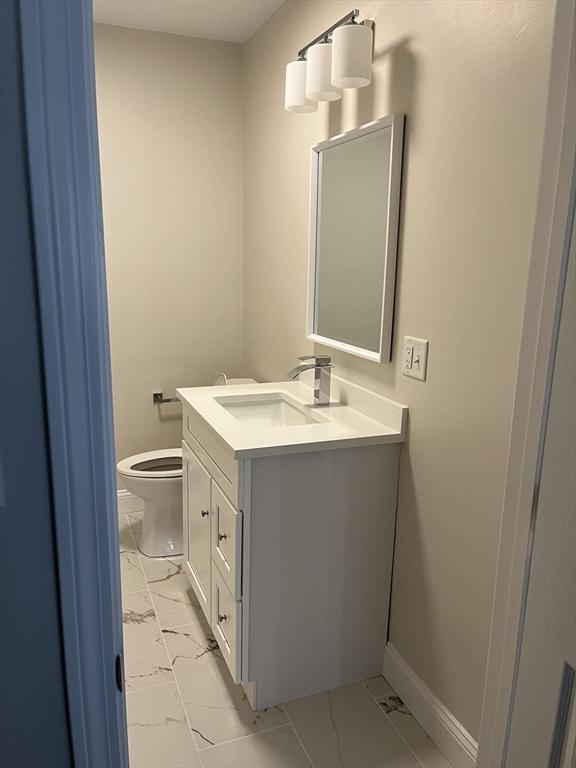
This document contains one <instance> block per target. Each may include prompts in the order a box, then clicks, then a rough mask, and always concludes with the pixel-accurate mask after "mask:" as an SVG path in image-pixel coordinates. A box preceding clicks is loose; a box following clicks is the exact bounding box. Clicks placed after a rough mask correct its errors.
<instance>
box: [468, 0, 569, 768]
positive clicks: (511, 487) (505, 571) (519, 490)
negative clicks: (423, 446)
mask: <svg viewBox="0 0 576 768" xmlns="http://www.w3.org/2000/svg"><path fill="white" fill-rule="evenodd" d="M575 21H576V3H575V2H574V0H561V1H560V2H558V3H557V5H556V18H555V24H554V31H553V40H552V58H551V67H550V79H549V93H548V105H547V112H546V122H545V132H544V144H543V153H542V164H541V171H540V187H539V193H538V203H537V210H536V220H535V228H534V236H533V241H532V254H531V263H530V271H529V277H528V286H527V294H526V306H525V314H524V326H523V331H522V340H521V347H520V357H519V364H518V376H517V382H516V394H515V400H514V410H513V417H512V427H511V435H510V447H509V456H508V469H507V479H506V489H505V496H504V506H503V519H502V528H501V533H500V548H499V554H498V566H497V574H496V587H495V593H494V603H493V609H492V626H491V631H490V645H489V654H488V664H487V670H486V680H485V688H484V701H483V706H482V719H481V724H480V739H479V748H478V760H477V765H478V766H483V767H484V766H485V767H488V766H490V768H495V767H496V766H502V765H504V762H505V759H506V755H505V750H506V740H507V732H508V727H509V718H510V715H511V707H512V704H513V699H514V691H515V682H516V673H517V660H518V658H517V657H518V653H519V649H520V641H521V631H522V625H523V620H524V608H525V597H526V591H527V582H528V576H529V568H530V557H531V551H532V533H533V527H534V513H535V502H536V501H537V491H538V481H539V469H540V459H541V455H542V439H543V436H544V429H545V419H546V414H547V406H548V402H549V394H550V382H551V373H552V365H553V361H554V353H555V348H556V339H557V331H558V321H559V309H560V301H561V297H562V294H563V288H564V281H565V268H566V263H567V254H568V248H569V240H570V231H569V226H570V223H571V219H572V216H573V205H574V166H575V152H576V149H575V148H576V119H575V114H576V104H575V94H574V83H575V82H576V66H575V46H576V34H575Z"/></svg>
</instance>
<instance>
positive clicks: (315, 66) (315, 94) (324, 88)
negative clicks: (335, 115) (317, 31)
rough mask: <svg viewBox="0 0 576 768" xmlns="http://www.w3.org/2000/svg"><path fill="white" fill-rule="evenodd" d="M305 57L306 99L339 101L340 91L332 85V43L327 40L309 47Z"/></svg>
mask: <svg viewBox="0 0 576 768" xmlns="http://www.w3.org/2000/svg"><path fill="white" fill-rule="evenodd" d="M307 57H308V67H307V69H306V97H307V98H308V99H310V100H311V101H337V100H338V99H341V98H342V91H341V90H340V88H335V87H334V86H333V85H332V43H331V42H330V41H329V40H328V38H325V39H324V40H322V41H320V42H319V43H316V44H315V45H312V46H310V48H308V51H307Z"/></svg>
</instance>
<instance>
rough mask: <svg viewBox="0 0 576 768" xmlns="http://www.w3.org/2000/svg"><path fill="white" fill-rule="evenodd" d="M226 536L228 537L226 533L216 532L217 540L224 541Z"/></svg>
mask: <svg viewBox="0 0 576 768" xmlns="http://www.w3.org/2000/svg"><path fill="white" fill-rule="evenodd" d="M227 538H228V534H227V533H219V534H218V540H219V541H224V539H227Z"/></svg>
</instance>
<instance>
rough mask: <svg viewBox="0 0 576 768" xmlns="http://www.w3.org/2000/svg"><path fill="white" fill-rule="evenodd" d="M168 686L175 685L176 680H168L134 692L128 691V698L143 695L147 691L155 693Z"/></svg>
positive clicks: (136, 689)
mask: <svg viewBox="0 0 576 768" xmlns="http://www.w3.org/2000/svg"><path fill="white" fill-rule="evenodd" d="M168 685H175V682H174V680H166V681H165V682H163V683H154V684H153V685H148V686H145V687H144V688H135V689H134V690H133V691H126V696H132V694H133V693H143V692H145V691H153V690H155V689H156V688H165V687H166V686H168Z"/></svg>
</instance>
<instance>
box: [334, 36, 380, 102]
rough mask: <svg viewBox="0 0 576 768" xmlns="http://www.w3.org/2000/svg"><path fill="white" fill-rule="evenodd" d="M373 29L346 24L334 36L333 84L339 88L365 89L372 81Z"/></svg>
mask: <svg viewBox="0 0 576 768" xmlns="http://www.w3.org/2000/svg"><path fill="white" fill-rule="evenodd" d="M373 37H374V35H373V32H372V29H371V27H369V26H367V25H365V24H345V25H344V26H342V27H338V29H335V30H334V32H333V34H332V84H333V85H334V86H336V87H337V88H364V86H366V85H370V82H371V80H372V41H373Z"/></svg>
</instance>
